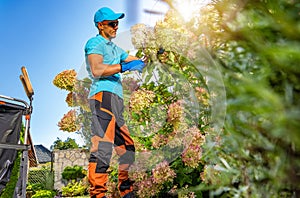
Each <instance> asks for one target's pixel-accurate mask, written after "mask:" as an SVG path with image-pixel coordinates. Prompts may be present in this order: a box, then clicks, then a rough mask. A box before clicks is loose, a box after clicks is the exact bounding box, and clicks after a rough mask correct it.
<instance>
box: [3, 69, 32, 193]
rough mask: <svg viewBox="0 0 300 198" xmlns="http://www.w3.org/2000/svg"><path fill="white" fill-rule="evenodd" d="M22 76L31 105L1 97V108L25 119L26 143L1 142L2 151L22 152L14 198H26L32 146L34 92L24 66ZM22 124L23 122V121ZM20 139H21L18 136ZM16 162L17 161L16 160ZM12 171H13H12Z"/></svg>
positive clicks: (5, 172) (15, 99) (4, 173)
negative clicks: (13, 110)
mask: <svg viewBox="0 0 300 198" xmlns="http://www.w3.org/2000/svg"><path fill="white" fill-rule="evenodd" d="M21 72H22V74H21V75H20V80H21V82H22V85H23V88H24V90H25V92H26V95H27V97H28V99H29V103H27V102H26V101H24V100H21V99H17V98H13V97H9V96H4V95H0V99H3V101H1V100H0V108H4V107H8V108H12V109H15V110H16V111H20V112H22V116H24V117H25V130H24V141H23V143H21V141H20V140H18V142H17V144H15V143H8V142H0V149H4V150H5V149H12V150H20V151H22V155H21V161H20V174H19V178H18V182H17V185H16V187H15V191H14V196H13V197H14V198H26V184H27V173H28V163H29V158H28V151H29V149H30V144H28V136H29V131H30V119H31V114H32V100H33V95H34V91H33V88H32V85H31V82H30V79H29V76H28V73H27V70H26V68H25V67H24V66H23V67H21ZM21 122H22V121H21ZM19 133H21V127H20V129H19ZM18 137H20V136H19V135H18ZM14 161H15V159H14ZM7 171H9V170H5V169H4V171H3V173H2V174H1V175H0V180H2V178H3V177H4V175H6V174H7ZM10 171H11V170H10ZM8 179H10V174H8ZM4 185H5V186H6V183H5V184H4Z"/></svg>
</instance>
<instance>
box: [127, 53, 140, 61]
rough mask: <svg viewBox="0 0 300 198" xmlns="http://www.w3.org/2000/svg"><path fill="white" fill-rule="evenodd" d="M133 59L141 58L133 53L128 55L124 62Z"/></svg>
mask: <svg viewBox="0 0 300 198" xmlns="http://www.w3.org/2000/svg"><path fill="white" fill-rule="evenodd" d="M133 60H139V58H138V57H135V56H132V55H128V56H127V58H126V59H125V60H124V62H130V61H133Z"/></svg>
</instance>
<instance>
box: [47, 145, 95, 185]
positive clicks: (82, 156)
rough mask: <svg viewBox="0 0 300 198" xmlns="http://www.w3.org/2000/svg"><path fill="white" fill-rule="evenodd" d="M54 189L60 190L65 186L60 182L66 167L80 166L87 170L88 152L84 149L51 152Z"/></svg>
mask: <svg viewBox="0 0 300 198" xmlns="http://www.w3.org/2000/svg"><path fill="white" fill-rule="evenodd" d="M53 156H54V160H53V170H54V189H57V190H61V188H62V187H64V186H65V184H64V183H63V181H62V176H61V173H62V172H63V170H64V168H65V167H66V166H75V165H78V166H82V167H83V168H84V169H85V170H87V168H88V158H89V151H88V150H84V149H68V150H54V151H53Z"/></svg>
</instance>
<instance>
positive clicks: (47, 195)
mask: <svg viewBox="0 0 300 198" xmlns="http://www.w3.org/2000/svg"><path fill="white" fill-rule="evenodd" d="M55 194H56V193H55V192H54V191H52V190H39V191H37V192H36V193H35V194H34V195H33V196H32V197H31V198H53V197H54V196H55Z"/></svg>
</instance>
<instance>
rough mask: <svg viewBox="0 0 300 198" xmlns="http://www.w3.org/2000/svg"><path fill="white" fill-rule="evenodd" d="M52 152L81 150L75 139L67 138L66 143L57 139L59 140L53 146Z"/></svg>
mask: <svg viewBox="0 0 300 198" xmlns="http://www.w3.org/2000/svg"><path fill="white" fill-rule="evenodd" d="M50 148H51V150H54V149H58V150H67V149H74V148H79V145H78V144H77V143H76V141H75V139H72V138H69V137H68V138H67V139H66V140H65V141H62V140H61V139H59V138H58V137H57V139H56V140H55V141H54V142H53V145H51V147H50Z"/></svg>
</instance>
